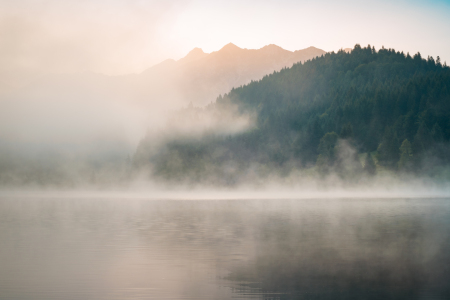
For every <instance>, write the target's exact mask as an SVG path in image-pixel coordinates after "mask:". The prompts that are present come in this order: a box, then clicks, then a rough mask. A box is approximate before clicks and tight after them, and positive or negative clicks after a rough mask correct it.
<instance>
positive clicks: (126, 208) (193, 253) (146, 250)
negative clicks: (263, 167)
mask: <svg viewBox="0 0 450 300" xmlns="http://www.w3.org/2000/svg"><path fill="white" fill-rule="evenodd" d="M449 204H450V199H448V198H445V199H430V198H419V199H398V198H397V199H363V198H355V199H340V200H338V199H303V200H299V199H296V200H282V199H274V200H231V201H230V200H222V201H205V200H204V201H195V200H191V201H186V200H173V201H167V200H146V199H135V198H112V197H110V198H108V197H104V198H98V197H95V198H90V197H84V198H77V197H51V198H48V197H38V196H34V197H27V198H23V197H4V196H3V197H1V198H0V214H1V218H0V245H1V247H0V263H1V265H2V268H1V270H0V290H1V293H0V299H135V298H136V299H193V298H195V299H250V298H251V299H360V298H362V297H363V298H365V299H381V298H382V299H448V297H449V296H450V289H449V285H448V282H449V280H450V271H449V269H448V267H447V266H448V265H449V263H450V256H449V253H450V251H449V250H450V223H449V220H450V206H449Z"/></svg>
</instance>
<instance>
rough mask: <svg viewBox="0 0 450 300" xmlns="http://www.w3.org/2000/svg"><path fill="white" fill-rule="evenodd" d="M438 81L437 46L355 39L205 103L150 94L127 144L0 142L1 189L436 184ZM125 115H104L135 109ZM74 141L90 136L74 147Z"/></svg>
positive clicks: (443, 153)
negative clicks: (171, 105) (52, 146)
mask: <svg viewBox="0 0 450 300" xmlns="http://www.w3.org/2000/svg"><path fill="white" fill-rule="evenodd" d="M197 52H198V51H197ZM199 53H200V52H198V53H197V54H199ZM200 54H201V53H200ZM200 57H206V56H204V55H203V54H201V55H200ZM199 59H201V58H199ZM449 84H450V70H449V68H448V67H447V66H446V65H445V64H442V63H441V62H440V60H439V58H437V59H436V60H434V59H433V58H431V57H429V58H428V59H423V58H422V57H421V56H420V54H419V53H417V54H415V55H414V56H413V57H411V56H410V55H409V54H406V55H405V54H404V53H400V52H397V51H395V50H393V49H384V48H383V49H380V50H378V51H376V50H375V49H374V48H373V47H370V46H368V47H366V48H361V47H360V46H359V45H356V46H355V47H354V49H352V50H351V51H349V50H348V49H346V50H345V51H344V50H342V51H339V52H338V53H327V54H325V55H323V56H321V57H317V58H314V59H312V60H309V61H307V62H305V63H298V64H295V65H294V66H293V67H292V68H284V69H282V70H281V71H279V72H274V73H272V74H270V75H266V76H265V77H264V78H262V79H261V80H259V81H252V82H250V83H249V84H247V85H244V86H241V87H239V88H233V89H231V91H229V92H228V93H226V94H224V95H223V96H222V95H220V96H219V97H217V99H216V101H214V102H212V103H210V104H209V105H207V106H197V105H195V104H193V103H190V104H189V105H185V106H184V107H185V108H183V109H177V110H174V109H172V110H162V109H161V108H158V106H155V110H151V113H152V114H153V115H154V116H155V117H154V119H152V118H148V119H149V120H152V121H153V122H154V123H153V124H152V126H150V125H149V126H147V128H148V130H147V133H146V134H145V137H144V138H143V139H142V140H141V141H140V142H139V145H138V146H137V147H130V146H128V147H123V145H125V144H126V143H123V142H122V143H121V142H118V143H117V144H116V145H114V143H110V144H109V146H105V145H108V143H107V141H111V140H113V139H111V138H110V139H106V140H105V142H104V143H103V144H102V143H100V144H98V143H97V144H96V143H93V142H92V141H91V142H89V143H78V146H77V143H61V145H65V146H68V147H67V148H69V151H67V152H65V154H64V155H60V154H58V152H51V151H49V150H48V148H47V149H44V150H42V151H37V152H36V151H33V150H31V151H29V153H28V154H27V153H26V152H27V151H23V149H22V150H21V151H15V150H14V151H9V152H8V151H4V152H3V153H2V156H1V158H2V160H1V162H0V163H1V164H0V170H1V176H0V183H1V185H2V186H3V189H20V188H23V187H26V188H29V189H30V190H35V189H39V188H44V189H53V188H54V189H59V190H64V189H68V190H75V189H81V190H99V189H100V190H107V189H116V190H124V191H132V190H134V189H137V190H149V189H153V190H156V191H173V190H180V191H181V190H183V191H186V190H192V189H193V190H202V189H206V190H208V189H224V190H228V189H235V190H243V189H248V190H250V191H251V190H265V188H269V187H270V189H271V190H283V189H285V190H286V191H291V190H299V191H311V192H312V193H319V194H321V193H323V192H329V191H334V192H337V191H340V190H342V191H344V194H345V193H346V192H347V191H352V193H353V192H354V191H362V192H364V191H365V192H366V193H369V194H370V193H371V192H377V191H387V192H388V193H389V192H391V193H392V194H393V195H402V194H405V192H407V191H410V190H414V191H415V189H411V188H412V187H418V186H419V187H420V188H421V190H420V191H423V193H426V192H427V191H428V192H432V191H434V190H437V191H439V193H438V194H442V193H443V194H445V193H447V190H446V184H447V183H448V181H449V179H450V168H449V166H450V157H449V155H448V153H450V152H449V151H448V150H449V149H450V148H449V139H450V94H449V91H450V86H449ZM73 99H75V98H73ZM115 99H119V97H118V98H115ZM119 102H120V101H119ZM119 102H117V103H119ZM49 107H52V106H51V105H50V106H49ZM120 107H121V106H119V105H118V106H117V108H118V109H117V110H116V111H118V112H120V111H121V109H120ZM42 111H44V112H45V111H46V110H45V108H44V109H43V110H42ZM124 111H126V110H124ZM163 111H164V114H163V113H162V112H163ZM144 112H146V110H144ZM141 113H142V111H141ZM30 115H32V114H30ZM75 115H77V116H78V114H75ZM107 115H108V114H106V116H107ZM124 115H127V114H124ZM144 115H145V113H144V114H141V116H142V118H136V119H139V120H144V119H145V117H144ZM80 116H81V115H80ZM93 116H95V114H93ZM127 116H128V117H123V118H122V119H120V118H112V120H115V121H117V120H120V122H122V121H124V122H126V121H127V120H129V121H130V123H133V122H134V121H136V120H134V119H133V115H127ZM103 117H105V116H103ZM147 117H149V115H147ZM69 120H76V118H73V119H69ZM86 120H88V118H86ZM92 120H95V118H92ZM100 120H101V118H100ZM156 120H158V121H156ZM80 122H81V119H80ZM37 124H38V125H39V122H38V123H37ZM73 124H75V125H76V121H74V122H73ZM75 127H76V126H75ZM138 127H139V126H138ZM87 128H89V126H88V127H87ZM93 128H94V129H95V128H98V127H96V126H95V125H94V126H93ZM141 128H142V127H141ZM44 132H47V131H44ZM48 132H49V133H50V134H51V133H54V132H56V131H53V132H52V131H51V130H49V131H48ZM60 132H62V136H64V130H60ZM116 133H120V131H119V130H116ZM11 136H14V134H12V135H11ZM70 136H71V135H70V134H69V135H67V137H68V140H69V141H70ZM85 136H86V135H83V134H80V137H85ZM117 136H120V135H116V136H115V137H116V138H117ZM123 136H125V137H126V136H128V135H127V134H124V135H123ZM113 137H114V135H113ZM49 140H50V141H52V140H53V141H54V140H58V139H56V138H49ZM61 140H62V139H61ZM98 140H99V139H93V141H97V142H98ZM117 141H120V139H117ZM122 141H123V140H122ZM43 144H45V143H39V142H37V143H36V144H35V145H40V146H42V145H43ZM101 144H102V145H103V146H101ZM80 145H90V148H89V147H87V148H85V150H83V151H80V150H79V149H83V147H81V146H80ZM93 145H95V146H94V147H92V146H93ZM121 145H122V146H121ZM0 146H1V147H0V148H2V149H4V148H5V147H7V146H8V147H9V148H10V149H14V148H13V147H10V145H9V144H8V143H2V144H1V145H0ZM121 147H122V148H121ZM19 148H20V147H19ZM32 149H33V148H32ZM74 149H75V150H76V149H78V150H77V151H74ZM130 149H131V150H130ZM5 153H9V154H11V153H13V155H12V156H11V155H10V156H8V155H5ZM24 153H25V154H24ZM30 153H31V154H30ZM52 153H54V154H52ZM73 153H78V154H80V153H81V154H80V155H78V154H77V155H73ZM102 153H103V155H102ZM93 154H95V155H93ZM33 156H34V158H33ZM394 191H397V192H394ZM417 193H419V190H418V191H417ZM423 193H422V194H423ZM306 194H308V193H306Z"/></svg>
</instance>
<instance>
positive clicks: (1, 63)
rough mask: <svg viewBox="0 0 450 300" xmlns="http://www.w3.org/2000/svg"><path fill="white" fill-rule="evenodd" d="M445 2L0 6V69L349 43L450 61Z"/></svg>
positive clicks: (129, 64) (53, 1) (121, 65)
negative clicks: (231, 48) (232, 46)
mask: <svg viewBox="0 0 450 300" xmlns="http://www.w3.org/2000/svg"><path fill="white" fill-rule="evenodd" d="M449 16H450V1H421V0H416V1H351V0H349V1H331V0H330V1H328V0H325V1H309V0H298V1H293V0H277V1H271V0H258V1H256V0H248V1H243V0H240V1H237V0H227V1H211V0H209V1H207V0H192V1H190V0H174V1H154V0H76V1H75V0H0V36H1V38H0V72H1V73H3V74H5V73H8V72H16V73H17V72H21V71H24V70H25V71H47V72H79V71H94V72H99V73H105V74H125V73H130V72H140V71H142V70H144V69H146V68H147V67H149V66H151V65H153V64H155V63H158V62H160V61H162V60H164V59H167V58H174V59H178V58H181V57H183V56H184V55H185V54H186V53H187V52H188V51H189V50H191V49H192V48H194V47H200V48H202V49H203V50H204V51H205V52H211V51H216V50H218V49H220V48H221V47H222V46H223V45H225V44H227V43H229V42H232V43H234V44H236V45H238V46H239V47H242V48H260V47H262V46H264V45H267V44H277V45H279V46H281V47H283V48H285V49H288V50H297V49H302V48H306V47H309V46H315V47H318V48H321V49H324V50H326V51H331V50H338V49H339V48H341V47H344V48H346V47H352V46H353V45H354V44H355V43H360V44H362V45H367V44H369V43H370V44H371V45H375V47H376V48H380V47H381V46H382V45H384V46H385V47H387V48H395V49H397V50H403V51H405V52H407V51H409V52H411V53H415V52H417V51H420V52H421V53H422V55H424V56H427V55H432V56H434V57H436V56H437V55H439V56H440V57H441V59H442V60H443V61H444V60H447V62H449V61H450V39H449V38H448V37H449V36H450V21H449V19H448V18H449Z"/></svg>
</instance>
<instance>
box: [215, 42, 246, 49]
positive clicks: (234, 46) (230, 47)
mask: <svg viewBox="0 0 450 300" xmlns="http://www.w3.org/2000/svg"><path fill="white" fill-rule="evenodd" d="M222 50H226V51H234V50H242V49H241V48H239V47H238V46H236V45H235V44H233V43H228V44H226V45H225V46H223V47H222V49H220V50H219V51H222Z"/></svg>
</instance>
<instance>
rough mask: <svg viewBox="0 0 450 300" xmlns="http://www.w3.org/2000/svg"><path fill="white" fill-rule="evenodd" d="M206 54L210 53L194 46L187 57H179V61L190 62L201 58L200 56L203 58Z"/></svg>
mask: <svg viewBox="0 0 450 300" xmlns="http://www.w3.org/2000/svg"><path fill="white" fill-rule="evenodd" d="M206 55H208V54H206V53H205V52H203V50H202V49H200V48H194V49H192V50H191V51H189V53H188V54H187V55H186V56H185V57H183V58H181V59H179V60H178V62H179V63H183V64H184V63H188V62H191V61H194V60H197V59H200V58H202V57H204V56H206Z"/></svg>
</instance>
